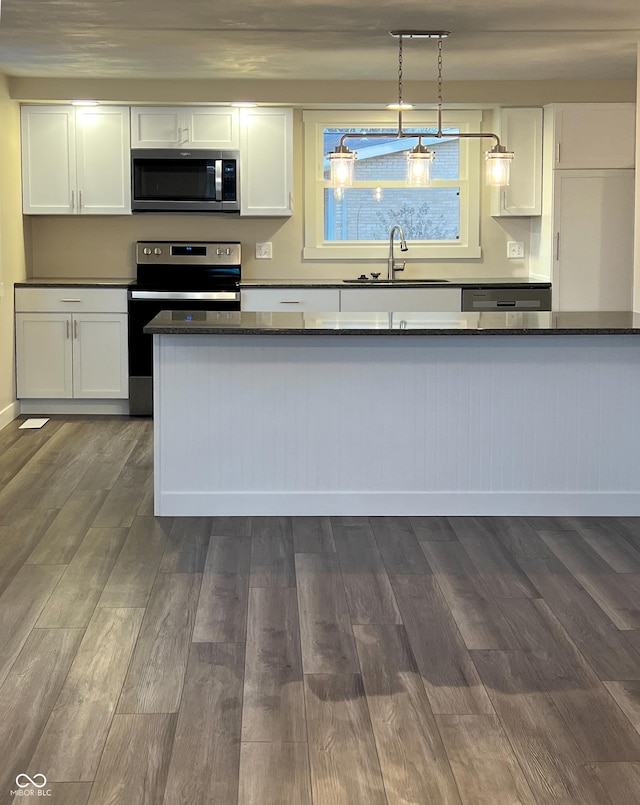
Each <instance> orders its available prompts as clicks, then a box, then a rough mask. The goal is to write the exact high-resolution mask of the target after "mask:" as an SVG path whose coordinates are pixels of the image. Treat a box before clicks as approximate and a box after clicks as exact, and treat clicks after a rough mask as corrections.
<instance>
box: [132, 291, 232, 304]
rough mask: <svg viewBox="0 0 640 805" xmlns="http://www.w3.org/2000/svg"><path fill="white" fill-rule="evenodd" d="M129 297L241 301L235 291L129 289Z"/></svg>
mask: <svg viewBox="0 0 640 805" xmlns="http://www.w3.org/2000/svg"><path fill="white" fill-rule="evenodd" d="M129 299H143V300H144V299H148V300H153V299H156V300H158V299H159V300H167V301H169V302H170V301H171V300H175V301H176V302H185V301H186V302H188V301H194V302H208V301H212V302H216V301H217V302H239V301H240V293H239V292H235V291H129Z"/></svg>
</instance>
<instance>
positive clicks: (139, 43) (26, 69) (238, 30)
mask: <svg viewBox="0 0 640 805" xmlns="http://www.w3.org/2000/svg"><path fill="white" fill-rule="evenodd" d="M409 28H420V29H423V28H429V29H438V30H440V29H449V30H451V31H452V36H451V37H450V38H449V39H448V40H447V41H446V42H445V43H444V78H445V80H447V79H449V80H528V79H538V80H541V79H634V78H635V77H636V66H635V65H636V57H637V51H638V41H639V40H640V0H609V2H602V0H532V2H526V1H525V0H431V2H428V3H427V2H425V1H424V0H396V1H395V2H394V1H393V0H344V2H338V0H289V2H282V0H2V15H1V19H0V71H1V72H4V73H6V74H8V75H14V76H25V77H48V78H54V77H56V78H63V77H70V78H96V77H98V78H178V79H186V78H193V79H212V80H216V79H220V80H222V79H224V80H227V79H233V78H243V79H312V80H313V79H344V80H351V79H372V80H395V77H396V69H397V42H396V40H395V39H393V38H392V37H390V36H389V35H388V33H387V32H388V31H389V30H390V29H409ZM435 69H436V45H435V43H433V42H427V41H412V42H405V62H404V74H405V77H406V78H407V79H409V80H419V79H424V80H433V78H434V77H435Z"/></svg>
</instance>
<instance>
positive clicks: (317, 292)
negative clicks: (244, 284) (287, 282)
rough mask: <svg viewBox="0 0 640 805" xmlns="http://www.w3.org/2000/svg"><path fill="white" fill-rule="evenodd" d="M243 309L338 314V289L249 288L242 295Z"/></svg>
mask: <svg viewBox="0 0 640 805" xmlns="http://www.w3.org/2000/svg"><path fill="white" fill-rule="evenodd" d="M240 304H241V308H242V310H246V311H262V312H271V313H273V312H275V311H276V310H279V311H285V310H286V311H289V312H291V313H296V312H298V311H302V310H312V311H314V312H323V313H337V312H338V311H339V310H340V290H339V289H338V288H247V289H246V290H243V291H242V293H241V303H240Z"/></svg>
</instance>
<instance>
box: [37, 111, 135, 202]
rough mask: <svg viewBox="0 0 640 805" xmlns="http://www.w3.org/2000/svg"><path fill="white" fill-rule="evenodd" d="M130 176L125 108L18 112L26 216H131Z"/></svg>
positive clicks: (127, 124) (127, 125)
mask: <svg viewBox="0 0 640 805" xmlns="http://www.w3.org/2000/svg"><path fill="white" fill-rule="evenodd" d="M130 172H131V167H130V150H129V109H128V107H120V106H98V107H91V108H75V107H73V106H23V107H22V183H23V211H24V212H25V213H26V214H28V215H38V214H40V215H78V214H80V215H91V214H93V215H126V214H129V213H130V212H131V179H130Z"/></svg>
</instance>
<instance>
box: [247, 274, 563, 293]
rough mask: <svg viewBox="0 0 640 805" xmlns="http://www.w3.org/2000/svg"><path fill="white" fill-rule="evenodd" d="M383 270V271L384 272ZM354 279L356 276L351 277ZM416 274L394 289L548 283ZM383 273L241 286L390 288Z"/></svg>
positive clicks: (546, 285)
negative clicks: (373, 276) (363, 277)
mask: <svg viewBox="0 0 640 805" xmlns="http://www.w3.org/2000/svg"><path fill="white" fill-rule="evenodd" d="M383 273H384V272H383ZM353 279H354V280H355V277H354V278H353ZM425 279H429V278H427V277H425V278H424V279H422V280H421V279H420V278H419V277H415V278H414V279H398V280H396V281H395V282H394V284H393V286H392V287H394V288H424V287H427V288H440V287H443V288H447V287H453V288H476V289H477V288H487V287H488V288H495V287H501V288H550V287H551V282H550V281H545V280H535V279H530V278H529V277H455V278H449V279H442V280H438V279H437V278H436V279H434V280H431V279H429V281H428V282H425V281H424V280H425ZM389 287H391V286H389V285H388V284H386V282H385V279H384V277H383V276H382V274H381V275H380V278H379V279H378V280H362V281H355V282H354V281H351V280H349V281H348V282H347V281H345V280H335V279H326V280H323V279H313V280H311V279H309V280H305V279H300V280H293V279H243V280H242V281H241V282H240V288H244V289H247V290H248V289H249V288H265V289H266V288H341V289H343V290H344V289H345V288H389Z"/></svg>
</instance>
